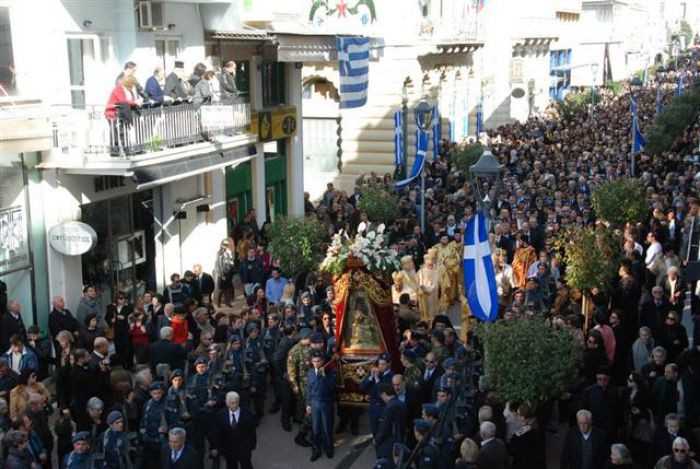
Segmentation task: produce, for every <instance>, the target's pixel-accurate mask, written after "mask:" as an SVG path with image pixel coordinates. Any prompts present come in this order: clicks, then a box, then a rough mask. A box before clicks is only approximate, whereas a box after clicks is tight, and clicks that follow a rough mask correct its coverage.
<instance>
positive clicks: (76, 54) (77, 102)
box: [68, 39, 94, 108]
mask: <svg viewBox="0 0 700 469" xmlns="http://www.w3.org/2000/svg"><path fill="white" fill-rule="evenodd" d="M91 45H92V43H91V42H90V41H87V40H85V39H68V71H69V74H70V101H71V104H72V105H73V107H74V108H82V107H84V106H85V66H86V55H87V56H90V57H92V58H93V59H94V51H93V50H92V47H91Z"/></svg>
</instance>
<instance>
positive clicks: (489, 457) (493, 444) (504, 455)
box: [477, 422, 508, 469]
mask: <svg viewBox="0 0 700 469" xmlns="http://www.w3.org/2000/svg"><path fill="white" fill-rule="evenodd" d="M479 436H480V437H481V450H480V451H479V457H478V459H477V463H478V465H479V467H489V468H493V469H505V468H506V463H507V461H508V452H507V451H506V445H505V443H503V441H501V440H500V439H499V438H496V425H495V424H494V423H493V422H483V423H482V424H481V425H479Z"/></svg>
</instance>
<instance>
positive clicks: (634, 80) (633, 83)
mask: <svg viewBox="0 0 700 469" xmlns="http://www.w3.org/2000/svg"><path fill="white" fill-rule="evenodd" d="M635 86H636V87H637V89H640V88H641V87H642V80H640V78H639V77H634V78H632V81H630V96H632V100H633V101H634V102H635V103H636V102H637V101H636V96H635V94H634V89H635V88H634V87H635ZM634 127H635V123H634V121H633V122H632V166H631V167H630V174H631V175H632V177H635V173H636V172H637V156H636V155H635V152H634Z"/></svg>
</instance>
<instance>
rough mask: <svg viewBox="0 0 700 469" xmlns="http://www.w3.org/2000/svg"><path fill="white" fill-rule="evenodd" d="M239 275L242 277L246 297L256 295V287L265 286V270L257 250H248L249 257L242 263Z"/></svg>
mask: <svg viewBox="0 0 700 469" xmlns="http://www.w3.org/2000/svg"><path fill="white" fill-rule="evenodd" d="M238 275H240V277H241V283H242V284H243V287H244V288H245V294H246V295H250V294H252V293H254V291H253V287H255V285H259V286H263V279H264V277H265V269H264V267H263V263H262V260H261V259H260V258H259V257H258V256H257V255H256V251H255V248H250V249H248V255H247V256H246V258H245V259H243V260H242V261H241V265H240V267H239V270H238Z"/></svg>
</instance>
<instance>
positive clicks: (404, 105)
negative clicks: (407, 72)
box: [401, 80, 408, 179]
mask: <svg viewBox="0 0 700 469" xmlns="http://www.w3.org/2000/svg"><path fill="white" fill-rule="evenodd" d="M401 113H402V117H403V119H401V133H402V135H401V139H402V141H401V150H402V152H403V165H402V167H403V168H402V170H401V179H404V178H406V165H407V164H408V80H405V81H404V82H403V86H402V87H401Z"/></svg>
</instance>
